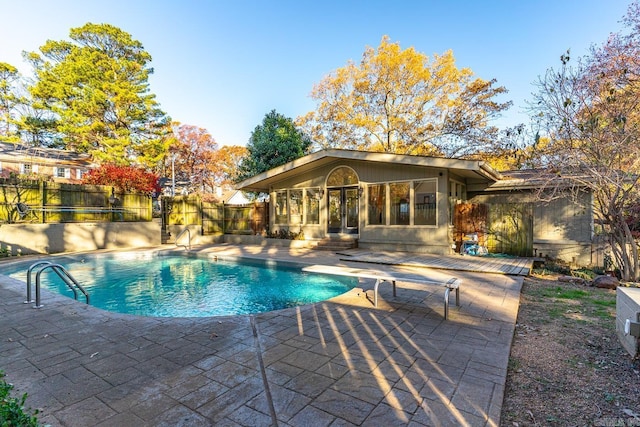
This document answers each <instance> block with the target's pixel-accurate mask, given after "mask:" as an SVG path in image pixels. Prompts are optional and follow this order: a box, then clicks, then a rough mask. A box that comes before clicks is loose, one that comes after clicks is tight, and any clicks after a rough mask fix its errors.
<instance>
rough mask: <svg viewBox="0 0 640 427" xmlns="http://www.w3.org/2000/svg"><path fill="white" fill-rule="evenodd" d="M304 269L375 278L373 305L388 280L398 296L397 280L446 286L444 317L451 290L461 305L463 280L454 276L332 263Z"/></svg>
mask: <svg viewBox="0 0 640 427" xmlns="http://www.w3.org/2000/svg"><path fill="white" fill-rule="evenodd" d="M302 271H305V272H308V273H318V274H331V275H337V276H349V277H357V278H362V279H375V280H376V284H375V285H374V287H373V306H374V307H378V287H379V286H380V284H381V283H382V282H388V283H391V284H392V285H393V296H394V297H395V296H396V282H409V283H417V284H428V285H440V286H444V287H445V290H444V318H445V319H447V318H448V317H449V295H450V293H451V290H452V289H453V290H455V291H456V305H457V306H459V305H460V285H461V284H462V280H461V279H458V278H455V277H452V278H450V279H448V280H446V281H442V280H434V279H429V278H427V277H425V276H423V275H420V274H415V273H410V272H399V271H382V270H375V269H368V268H353V267H339V266H332V265H320V264H317V265H311V266H308V267H304V268H303V269H302Z"/></svg>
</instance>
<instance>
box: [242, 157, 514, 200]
mask: <svg viewBox="0 0 640 427" xmlns="http://www.w3.org/2000/svg"><path fill="white" fill-rule="evenodd" d="M336 160H360V161H365V162H373V163H393V164H397V165H411V166H423V167H432V168H441V169H449V170H455V172H456V174H458V175H460V176H462V177H465V178H479V179H482V180H486V181H490V182H494V181H497V180H499V179H501V178H502V176H501V174H500V173H499V172H497V171H496V170H494V169H493V168H491V167H490V166H489V165H488V164H486V163H485V162H483V161H477V160H462V159H447V158H441V157H426V156H410V155H405V154H391V153H374V152H368V151H354V150H338V149H331V150H322V151H317V152H315V153H312V154H309V155H307V156H304V157H301V158H299V159H296V160H293V161H291V162H289V163H285V164H284V165H282V166H278V167H276V168H273V169H270V170H268V171H266V172H263V173H260V174H258V175H255V176H253V177H251V178H248V179H246V180H244V181H242V182H239V183H238V184H236V189H239V190H245V191H259V192H268V190H269V186H270V185H272V184H273V183H275V182H277V181H280V180H282V179H285V178H287V177H288V176H291V175H295V174H298V173H303V172H305V171H308V170H311V169H315V168H317V167H319V166H323V165H325V164H329V163H332V162H335V161H336Z"/></svg>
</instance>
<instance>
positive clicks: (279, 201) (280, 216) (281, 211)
mask: <svg viewBox="0 0 640 427" xmlns="http://www.w3.org/2000/svg"><path fill="white" fill-rule="evenodd" d="M275 211H276V224H287V223H288V218H287V191H286V190H283V191H277V192H276V206H275Z"/></svg>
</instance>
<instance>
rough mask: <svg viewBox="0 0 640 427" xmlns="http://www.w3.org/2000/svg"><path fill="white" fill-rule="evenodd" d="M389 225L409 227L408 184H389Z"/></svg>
mask: <svg viewBox="0 0 640 427" xmlns="http://www.w3.org/2000/svg"><path fill="white" fill-rule="evenodd" d="M389 191H390V193H391V225H409V183H408V182H399V183H394V184H389Z"/></svg>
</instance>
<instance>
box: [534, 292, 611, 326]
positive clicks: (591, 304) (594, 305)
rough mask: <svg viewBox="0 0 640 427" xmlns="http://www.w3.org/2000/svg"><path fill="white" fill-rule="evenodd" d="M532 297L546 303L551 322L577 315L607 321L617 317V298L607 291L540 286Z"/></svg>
mask: <svg viewBox="0 0 640 427" xmlns="http://www.w3.org/2000/svg"><path fill="white" fill-rule="evenodd" d="M531 295H532V296H534V297H535V298H536V299H538V301H540V302H545V303H546V313H547V316H548V319H549V320H557V319H562V318H568V317H570V316H574V315H575V314H576V313H578V314H583V315H584V316H585V317H586V318H592V317H593V318H595V319H599V320H607V321H608V320H610V319H611V318H612V317H615V309H616V296H615V293H613V292H611V291H609V290H607V289H597V288H576V287H575V285H571V284H567V285H565V286H562V285H560V286H559V285H553V286H540V287H535V288H532V289H531ZM574 317H575V316H574ZM578 317H580V316H578ZM589 322H593V319H592V320H589V321H587V323H589Z"/></svg>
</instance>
